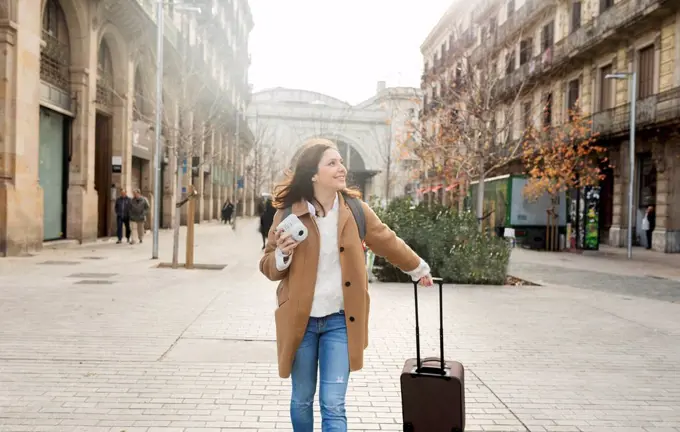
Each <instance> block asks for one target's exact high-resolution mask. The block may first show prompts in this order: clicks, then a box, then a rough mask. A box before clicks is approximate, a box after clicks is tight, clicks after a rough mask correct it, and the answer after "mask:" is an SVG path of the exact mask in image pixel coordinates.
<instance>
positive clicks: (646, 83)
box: [638, 45, 654, 99]
mask: <svg viewBox="0 0 680 432" xmlns="http://www.w3.org/2000/svg"><path fill="white" fill-rule="evenodd" d="M638 59H639V60H638V61H639V64H638V71H639V72H638V76H639V78H638V86H639V89H640V90H639V92H638V98H639V99H644V98H647V97H650V96H652V95H653V94H654V45H649V46H648V47H646V48H643V49H641V50H640V51H639V52H638Z"/></svg>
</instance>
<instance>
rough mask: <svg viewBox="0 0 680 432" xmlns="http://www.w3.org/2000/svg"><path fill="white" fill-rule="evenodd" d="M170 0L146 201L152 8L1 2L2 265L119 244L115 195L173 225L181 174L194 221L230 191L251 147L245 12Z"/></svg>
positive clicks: (211, 213) (74, 1)
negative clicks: (140, 201) (32, 255)
mask: <svg viewBox="0 0 680 432" xmlns="http://www.w3.org/2000/svg"><path fill="white" fill-rule="evenodd" d="M165 3H166V5H165V10H164V11H163V14H164V25H163V33H164V50H163V53H162V54H163V63H164V73H163V100H162V103H163V108H164V109H163V111H162V113H163V114H162V131H161V133H162V146H163V147H162V148H163V149H162V154H159V155H158V157H159V158H160V159H161V164H162V171H161V181H162V187H161V190H162V196H161V197H155V196H154V195H153V190H154V158H155V156H156V155H155V151H154V143H155V132H154V131H155V112H156V111H155V106H156V96H155V95H156V86H155V83H156V79H155V77H156V64H157V62H158V54H159V53H158V52H156V46H157V45H156V33H157V26H156V7H157V6H156V5H157V2H155V1H151V0H0V35H1V36H0V44H2V49H1V50H0V52H1V53H2V54H1V56H2V57H1V64H0V73H1V74H2V80H1V82H0V112H1V113H2V115H1V117H0V120H1V121H0V256H11V255H20V254H24V253H27V252H30V251H35V250H39V249H40V248H41V246H42V245H43V242H44V241H51V240H59V239H72V240H75V241H79V242H88V241H93V240H96V239H97V238H98V237H107V236H110V235H113V234H115V216H114V214H113V202H114V201H115V199H116V197H117V194H118V190H119V189H120V188H125V189H127V190H128V192H129V191H130V190H131V189H134V188H139V189H141V191H142V194H143V195H145V196H146V197H147V198H148V199H149V200H150V202H151V203H152V205H153V203H154V201H155V200H157V199H159V200H161V210H162V211H161V221H160V224H161V226H162V227H170V226H171V224H172V221H173V217H174V215H175V206H174V203H175V200H176V195H177V192H178V191H177V186H176V184H177V182H176V181H175V180H174V178H175V172H176V171H177V167H178V165H179V167H180V169H179V172H180V173H181V175H180V184H181V186H182V190H183V191H186V188H187V187H188V185H189V184H193V185H194V187H196V188H197V190H198V191H199V193H200V199H199V205H198V206H197V212H196V213H197V214H196V219H197V221H201V220H206V219H211V218H215V217H218V214H219V209H220V207H221V203H222V202H223V201H224V200H225V198H226V197H234V196H237V195H238V194H239V190H237V188H236V187H235V185H236V184H237V181H236V180H238V178H239V175H240V173H242V171H243V166H244V159H245V154H246V153H247V151H248V147H249V146H250V145H251V144H252V133H250V131H249V129H248V127H247V123H246V121H245V115H244V113H245V110H246V107H247V104H248V102H249V99H250V86H249V84H248V67H249V64H250V56H249V53H248V36H249V33H250V31H251V29H252V28H253V19H252V16H251V13H250V10H249V7H248V2H247V1H246V0H200V1H199V0H196V2H195V3H196V5H195V6H200V9H199V8H196V7H194V8H188V9H187V8H186V6H187V4H186V3H190V2H184V3H185V4H184V6H185V8H184V10H182V9H181V8H179V7H177V8H175V7H174V5H173V2H165ZM37 12H39V13H37ZM237 131H238V134H237ZM178 161H179V162H178ZM241 193H242V192H241ZM183 211H185V209H183ZM149 222H151V221H149Z"/></svg>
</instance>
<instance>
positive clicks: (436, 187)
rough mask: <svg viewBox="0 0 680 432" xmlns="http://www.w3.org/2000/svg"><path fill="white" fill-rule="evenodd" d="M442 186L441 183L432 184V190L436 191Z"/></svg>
mask: <svg viewBox="0 0 680 432" xmlns="http://www.w3.org/2000/svg"><path fill="white" fill-rule="evenodd" d="M442 187H443V185H437V186H432V192H437V191H438V190H439V189H441V188H442Z"/></svg>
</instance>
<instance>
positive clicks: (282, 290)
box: [276, 279, 289, 307]
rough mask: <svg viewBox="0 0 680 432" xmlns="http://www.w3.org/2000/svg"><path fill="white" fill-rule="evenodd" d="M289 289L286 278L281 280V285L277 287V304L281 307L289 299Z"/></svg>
mask: <svg viewBox="0 0 680 432" xmlns="http://www.w3.org/2000/svg"><path fill="white" fill-rule="evenodd" d="M288 298H289V290H288V284H287V283H286V280H285V279H284V280H282V281H281V282H279V286H278V287H277V288H276V306H277V307H281V306H283V304H284V303H286V302H287V301H288Z"/></svg>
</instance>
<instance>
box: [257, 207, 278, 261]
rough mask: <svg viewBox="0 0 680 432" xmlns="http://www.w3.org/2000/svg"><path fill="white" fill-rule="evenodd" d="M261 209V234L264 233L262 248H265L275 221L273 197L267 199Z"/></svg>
mask: <svg viewBox="0 0 680 432" xmlns="http://www.w3.org/2000/svg"><path fill="white" fill-rule="evenodd" d="M261 210H262V211H261V213H260V234H262V250H264V249H265V246H266V245H267V235H268V234H269V230H270V229H271V227H272V224H273V223H274V215H275V214H276V209H275V208H274V205H273V203H272V200H271V198H266V199H265V201H264V204H263V205H262V209H261Z"/></svg>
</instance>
